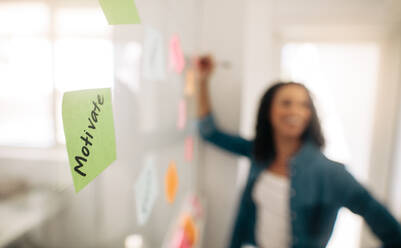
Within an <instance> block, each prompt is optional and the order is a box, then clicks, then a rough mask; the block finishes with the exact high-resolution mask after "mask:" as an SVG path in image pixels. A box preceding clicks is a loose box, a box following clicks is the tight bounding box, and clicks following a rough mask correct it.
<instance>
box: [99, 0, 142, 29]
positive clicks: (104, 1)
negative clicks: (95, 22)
mask: <svg viewBox="0 0 401 248" xmlns="http://www.w3.org/2000/svg"><path fill="white" fill-rule="evenodd" d="M99 3H100V6H101V7H102V9H103V13H104V15H105V16H106V19H107V21H108V22H109V24H111V25H116V24H139V23H141V20H140V18H139V15H138V11H137V9H136V6H135V3H134V0H99Z"/></svg>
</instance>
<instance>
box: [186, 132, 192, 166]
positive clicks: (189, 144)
mask: <svg viewBox="0 0 401 248" xmlns="http://www.w3.org/2000/svg"><path fill="white" fill-rule="evenodd" d="M193 157H194V140H193V138H192V137H191V136H189V137H187V138H186V139H185V160H186V161H187V162H191V161H192V159H193Z"/></svg>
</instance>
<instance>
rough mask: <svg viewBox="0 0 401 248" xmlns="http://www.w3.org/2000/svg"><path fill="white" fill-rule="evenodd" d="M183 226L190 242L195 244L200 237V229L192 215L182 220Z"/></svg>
mask: <svg viewBox="0 0 401 248" xmlns="http://www.w3.org/2000/svg"><path fill="white" fill-rule="evenodd" d="M181 226H182V228H183V229H184V232H185V234H186V236H187V237H188V240H189V242H190V244H191V245H194V244H195V243H196V242H197V239H198V229H197V227H196V224H195V221H194V219H193V218H192V216H191V215H186V216H185V217H184V218H183V220H182V222H181Z"/></svg>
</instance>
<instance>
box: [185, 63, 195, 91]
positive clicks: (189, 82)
mask: <svg viewBox="0 0 401 248" xmlns="http://www.w3.org/2000/svg"><path fill="white" fill-rule="evenodd" d="M184 92H185V95H186V96H193V95H194V93H195V71H194V70H193V69H189V70H188V71H187V73H186V75H185V90H184Z"/></svg>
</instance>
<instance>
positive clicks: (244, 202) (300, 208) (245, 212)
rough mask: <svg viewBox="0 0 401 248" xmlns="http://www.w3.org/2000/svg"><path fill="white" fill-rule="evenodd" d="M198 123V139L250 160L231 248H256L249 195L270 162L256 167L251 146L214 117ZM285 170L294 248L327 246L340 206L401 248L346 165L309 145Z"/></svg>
mask: <svg viewBox="0 0 401 248" xmlns="http://www.w3.org/2000/svg"><path fill="white" fill-rule="evenodd" d="M199 124H200V125H199V131H200V134H201V136H202V137H203V138H204V139H205V140H207V141H209V142H211V143H212V144H214V145H216V146H218V147H220V148H222V149H224V150H226V151H229V152H232V153H234V154H237V155H240V156H245V157H248V158H249V159H250V160H251V167H250V172H249V175H248V179H247V183H246V186H245V189H244V191H243V193H242V197H241V201H240V206H239V209H238V213H237V217H236V221H235V225H234V230H233V233H232V238H231V243H230V248H240V247H241V246H242V245H244V244H251V245H256V246H257V243H256V240H255V223H256V213H257V206H256V205H255V202H254V201H253V199H252V190H253V188H254V185H255V182H256V180H257V179H258V177H259V175H260V173H261V172H262V171H263V170H265V169H267V168H268V166H269V164H271V161H272V159H270V162H269V161H267V162H266V163H264V164H258V163H257V162H256V161H255V160H254V159H253V155H252V148H253V142H252V141H249V140H246V139H243V138H241V137H239V136H235V135H230V134H227V133H224V132H222V131H221V130H219V129H218V127H217V126H216V124H215V122H214V119H213V116H212V115H208V116H207V117H205V118H203V119H202V120H200V122H199ZM289 168H290V184H291V191H290V211H291V213H290V217H291V232H292V237H291V247H292V248H301V247H302V248H315V247H316V248H317V247H326V245H327V242H328V241H329V238H330V235H331V233H332V231H333V227H334V223H335V221H336V217H337V213H338V210H339V209H340V208H341V207H346V208H348V209H349V210H351V211H352V212H354V213H355V214H358V215H360V216H362V217H363V218H364V220H365V221H366V222H367V224H368V225H369V227H370V228H371V230H372V231H373V233H375V234H376V235H377V237H378V238H379V239H380V240H381V241H382V242H383V247H385V248H390V247H394V248H395V247H401V226H400V224H399V223H398V222H397V221H396V220H395V218H394V217H393V216H391V214H390V213H389V211H388V210H387V209H386V208H385V207H384V206H383V205H382V204H380V203H379V202H378V201H377V200H376V199H374V198H373V197H372V195H371V194H370V193H369V192H368V191H367V190H366V189H365V188H364V187H363V186H362V185H361V184H360V183H359V182H358V181H357V180H355V178H354V177H353V176H352V175H351V174H350V173H349V172H348V171H347V170H346V169H345V167H344V165H342V164H340V163H337V162H334V161H331V160H329V159H328V158H326V157H325V156H324V155H323V154H322V152H321V151H320V149H319V148H318V147H317V146H316V145H314V144H313V143H312V142H305V143H304V144H303V145H302V147H301V149H300V151H298V153H297V154H296V155H295V156H294V157H293V158H292V159H291V160H290V163H289ZM272 224H273V225H274V223H272Z"/></svg>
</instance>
